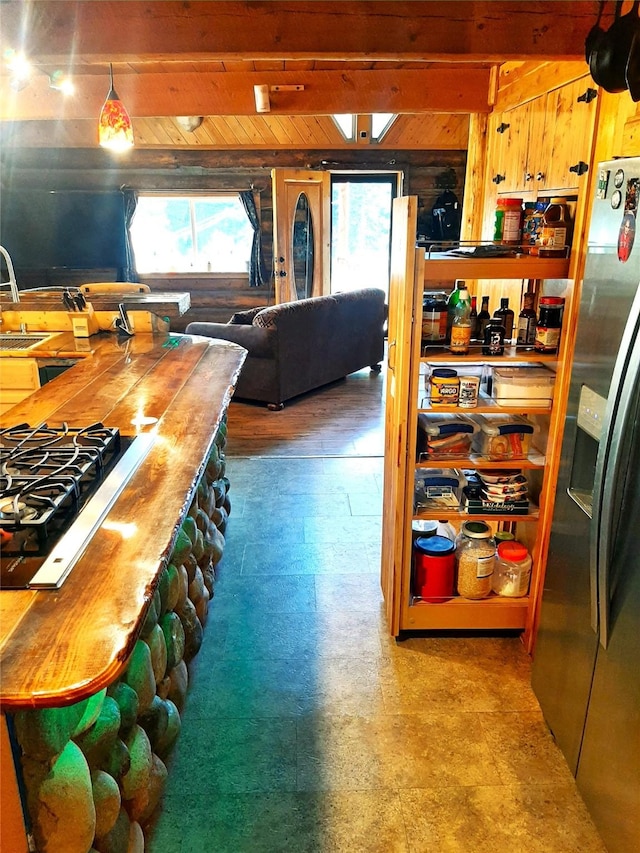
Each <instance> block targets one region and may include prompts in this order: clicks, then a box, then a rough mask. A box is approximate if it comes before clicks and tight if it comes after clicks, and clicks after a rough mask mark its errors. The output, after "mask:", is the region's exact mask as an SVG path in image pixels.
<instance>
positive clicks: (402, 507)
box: [382, 197, 572, 636]
mask: <svg viewBox="0 0 640 853" xmlns="http://www.w3.org/2000/svg"><path fill="white" fill-rule="evenodd" d="M416 209H417V200H416V199H415V198H414V197H404V198H400V199H397V200H396V201H395V202H394V215H393V222H394V233H393V235H392V272H391V286H390V297H389V380H388V383H387V401H386V441H385V484H384V494H385V509H384V515H383V547H382V587H383V592H384V597H385V604H386V612H387V618H388V622H389V627H390V631H391V633H392V634H393V635H394V636H398V635H400V634H401V633H402V632H404V631H412V630H427V629H442V630H445V629H447V630H465V629H466V630H473V629H477V630H480V629H482V630H491V629H496V630H500V629H507V628H509V629H516V630H518V629H520V630H522V631H524V632H525V635H526V634H527V631H528V630H529V629H530V627H531V624H532V619H533V613H534V611H535V607H536V601H537V598H538V596H539V594H540V591H541V586H542V580H543V577H544V559H545V556H546V545H547V542H548V535H549V529H550V522H551V519H550V513H549V511H548V510H547V506H548V505H549V504H550V501H549V496H550V494H552V492H553V489H554V488H555V482H554V479H555V476H554V472H555V471H557V465H558V455H559V451H560V447H559V445H560V442H559V440H558V439H557V436H558V434H559V431H560V429H561V424H559V423H558V420H559V416H558V414H557V412H556V406H555V405H554V401H551V402H550V405H549V406H548V407H545V406H540V405H534V404H531V405H525V406H521V405H500V402H499V401H497V400H496V399H494V398H492V397H490V396H487V395H486V394H481V396H480V400H479V404H478V406H477V407H476V408H473V409H468V408H460V407H458V406H447V407H437V408H435V407H434V408H432V407H431V406H430V404H429V393H428V387H427V384H426V381H427V377H428V373H429V372H430V369H431V367H432V366H433V365H437V366H443V365H445V364H446V365H451V366H455V367H456V368H458V370H459V371H461V370H462V369H463V368H465V367H467V366H468V367H471V366H472V365H475V366H482V369H484V367H485V366H487V367H497V366H505V367H506V366H510V367H512V366H517V365H521V366H522V367H533V366H534V365H536V364H537V365H540V366H543V367H545V368H546V369H548V370H550V371H552V372H553V373H554V374H555V378H556V386H557V385H558V381H559V380H562V378H563V374H564V371H565V369H566V367H567V365H566V364H565V357H564V354H563V352H562V344H561V347H560V351H559V352H558V353H557V354H554V355H551V356H550V355H546V354H541V353H537V352H535V351H534V350H529V349H524V348H522V347H516V346H508V347H505V353H504V355H501V356H491V357H489V356H485V355H483V354H482V351H481V346H480V345H477V346H472V349H471V351H470V352H469V354H468V355H464V356H456V355H454V354H452V353H451V352H450V351H449V350H447V349H446V347H443V346H427V347H424V346H423V345H422V341H421V326H422V300H423V294H424V292H425V290H431V289H433V286H432V283H433V282H435V283H436V286H442V283H443V282H450V284H451V286H453V283H454V282H455V280H456V279H465V280H467V281H470V280H481V279H490V280H492V281H496V280H497V281H508V280H512V279H521V280H544V279H554V280H562V283H563V284H566V294H567V298H566V305H567V307H566V308H565V323H567V322H568V317H569V315H570V311H571V310H572V307H571V301H572V300H571V299H570V296H571V293H572V289H571V282H570V281H569V280H568V278H567V276H568V272H569V261H568V259H565V258H561V259H556V258H535V257H532V256H523V257H516V258H494V259H484V258H483V259H472V258H460V257H454V258H452V257H446V258H443V257H441V256H430V257H427V258H425V252H424V250H423V249H416V248H415V246H414V244H413V238H412V235H414V234H415V215H416ZM405 229H406V230H405ZM538 283H541V282H540V281H539V282H538ZM539 290H540V292H541V288H540V289H539ZM513 307H514V310H515V311H516V314H517V308H516V306H513ZM518 307H519V306H518ZM476 370H477V367H476ZM421 413H427V414H428V415H431V416H433V417H434V418H437V417H438V415H441V414H445V413H446V414H450V413H456V414H460V415H473V414H506V415H509V414H514V415H515V414H517V415H527V416H528V417H535V419H536V421H537V422H542V423H543V424H544V428H543V429H541V431H540V434H539V436H537V437H536V440H537V441H538V442H539V444H537V445H536V447H535V448H534V447H532V449H531V451H530V453H529V456H528V458H526V459H508V460H501V461H493V460H488V459H486V458H483V457H482V456H481V455H479V454H477V453H471V454H470V455H469V456H468V457H464V458H450V459H447V458H441V459H438V460H435V459H429V458H428V457H426V456H425V455H419V454H418V449H417V431H418V430H417V422H418V421H417V419H418V415H419V414H421ZM424 468H436V469H437V468H441V469H444V468H453V469H456V470H461V469H462V470H465V469H476V470H478V469H480V470H482V469H484V470H497V469H507V470H517V469H522V470H527V471H529V472H530V474H531V476H535V489H534V491H535V494H533V495H531V494H530V495H529V500H530V501H531V503H530V505H529V509H528V511H527V513H526V514H519V515H517V514H515V513H512V512H505V513H487V514H484V515H480V514H476V513H467V512H466V511H464V510H462V509H443V508H437V509H435V510H434V511H431V510H425V509H424V508H422V507H421V508H419V509H418V510H414V479H415V472H416V470H419V469H424ZM419 519H424V520H429V519H438V520H445V519H446V520H449V521H451V522H452V523H453V524H454V526H455V527H456V528H459V527H460V525H461V524H462V522H463V521H464V520H466V519H483V520H485V521H487V522H488V523H490V524H492V526H494V528H495V527H502V526H503V525H508V527H509V529H513V528H514V527H515V528H516V530H517V534H516V535H517V538H518V539H519V540H520V541H523V542H524V543H525V544H526V545H527V547H528V549H529V551H530V552H531V554H532V557H533V567H534V568H533V572H532V581H531V586H530V592H529V595H527V596H525V597H523V598H517V599H513V598H502V597H499V596H496V595H493V594H492V595H490V596H489V597H488V598H486V599H482V600H478V601H473V600H468V599H464V598H461V597H459V596H454V597H453V598H451V599H450V600H448V601H443V602H438V603H432V602H426V601H423V600H421V599H420V598H416V597H414V595H413V590H412V545H413V537H412V530H411V522H412V521H413V520H419Z"/></svg>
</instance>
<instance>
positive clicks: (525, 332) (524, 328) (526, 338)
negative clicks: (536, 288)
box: [517, 291, 536, 346]
mask: <svg viewBox="0 0 640 853" xmlns="http://www.w3.org/2000/svg"><path fill="white" fill-rule="evenodd" d="M534 298H535V294H533V293H531V292H530V291H529V292H528V293H525V295H524V297H523V306H522V311H521V312H520V314H519V315H518V337H517V343H518V344H521V345H522V346H533V345H534V343H535V341H536V312H535V311H534V310H533V300H534Z"/></svg>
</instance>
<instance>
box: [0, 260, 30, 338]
mask: <svg viewBox="0 0 640 853" xmlns="http://www.w3.org/2000/svg"><path fill="white" fill-rule="evenodd" d="M0 255H2V257H3V258H4V260H5V263H6V265H7V272H8V273H9V280H8V281H0V287H7V286H8V287H9V289H10V290H11V301H12V302H20V291H19V290H18V284H17V282H16V274H15V271H14V269H13V262H12V260H11V255H10V254H9V252H7V250H6V249H5V247H4V246H0ZM1 325H2V308H0V326H1ZM20 328H21V330H22V331H24V328H25V327H24V324H23V323H21V324H20Z"/></svg>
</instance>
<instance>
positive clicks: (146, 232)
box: [131, 193, 253, 275]
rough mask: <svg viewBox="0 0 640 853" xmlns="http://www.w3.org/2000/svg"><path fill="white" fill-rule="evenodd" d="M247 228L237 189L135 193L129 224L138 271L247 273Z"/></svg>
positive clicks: (249, 231)
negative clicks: (170, 193)
mask: <svg viewBox="0 0 640 853" xmlns="http://www.w3.org/2000/svg"><path fill="white" fill-rule="evenodd" d="M252 240H253V229H252V228H251V225H250V223H249V219H248V218H247V214H246V213H245V210H244V207H243V206H242V202H241V201H240V198H239V196H238V194H237V193H230V194H227V195H224V194H219V195H218V194H216V195H204V194H193V195H188V196H185V195H159V194H142V193H141V194H140V195H139V197H138V203H137V206H136V212H135V214H134V217H133V221H132V223H131V241H132V243H133V251H134V253H135V259H136V270H137V271H138V272H139V273H141V274H143V275H144V274H145V273H206V272H219V273H231V272H247V271H248V269H249V262H250V259H251V243H252Z"/></svg>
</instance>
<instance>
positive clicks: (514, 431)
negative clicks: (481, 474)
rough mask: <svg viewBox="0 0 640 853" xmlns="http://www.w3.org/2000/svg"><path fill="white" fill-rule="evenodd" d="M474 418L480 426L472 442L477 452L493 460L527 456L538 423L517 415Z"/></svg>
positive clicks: (477, 416) (476, 416) (475, 416)
mask: <svg viewBox="0 0 640 853" xmlns="http://www.w3.org/2000/svg"><path fill="white" fill-rule="evenodd" d="M473 418H474V420H475V421H476V422H477V424H478V426H479V427H480V429H479V430H478V432H477V433H475V435H474V438H473V442H472V449H473V450H474V451H475V452H476V453H479V454H480V455H481V456H484V457H485V459H490V460H491V461H492V462H499V461H500V460H503V459H526V458H527V456H528V455H529V449H530V447H531V438H532V436H533V435H534V433H536V432H537V431H538V427H537V425H535V424H532V423H531V422H530V421H528V420H527V419H526V418H520V417H518V416H516V415H508V416H504V417H502V416H500V415H497V416H492V415H488V416H484V415H473Z"/></svg>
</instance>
